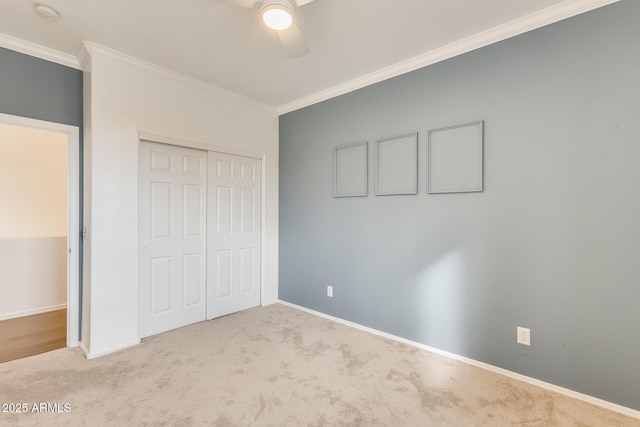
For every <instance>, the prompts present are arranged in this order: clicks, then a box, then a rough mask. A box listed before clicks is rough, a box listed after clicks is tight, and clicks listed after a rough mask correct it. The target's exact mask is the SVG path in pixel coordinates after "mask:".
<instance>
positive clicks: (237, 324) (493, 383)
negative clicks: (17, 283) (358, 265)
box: [0, 305, 640, 427]
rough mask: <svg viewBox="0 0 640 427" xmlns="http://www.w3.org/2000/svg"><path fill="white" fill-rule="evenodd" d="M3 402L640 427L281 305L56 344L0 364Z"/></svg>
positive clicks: (86, 408) (304, 417)
mask: <svg viewBox="0 0 640 427" xmlns="http://www.w3.org/2000/svg"><path fill="white" fill-rule="evenodd" d="M0 403H14V404H15V403H26V404H27V407H28V411H27V412H28V413H26V414H25V413H21V414H9V413H1V412H0V425H3V426H4V425H42V426H55V425H72V426H76V425H91V426H100V425H113V426H130V425H134V426H138V425H140V426H142V425H167V426H173V425H176V426H178V425H179V426H188V425H196V426H200V425H203V426H206V425H210V426H394V427H395V426H511V425H513V426H640V420H636V419H632V418H628V417H625V416H623V415H620V414H618V413H614V412H609V411H607V410H604V409H601V408H598V407H596V406H593V405H590V404H587V403H584V402H582V401H577V400H573V399H570V398H568V397H565V396H562V395H559V394H555V393H551V392H549V391H545V390H542V389H539V388H537V387H535V386H532V385H529V384H525V383H521V382H518V381H515V380H512V379H509V378H506V377H503V376H500V375H497V374H494V373H491V372H488V371H485V370H483V369H479V368H476V367H472V366H469V365H466V364H464V363H461V362H457V361H454V360H451V359H447V358H445V357H442V356H439V355H435V354H432V353H429V352H426V351H422V350H418V349H416V348H414V347H411V346H408V345H404V344H400V343H397V342H394V341H390V340H387V339H384V338H381V337H378V336H375V335H371V334H368V333H366V332H363V331H360V330H357V329H353V328H350V327H348V326H344V325H341V324H338V323H334V322H331V321H329V320H326V319H323V318H319V317H315V316H312V315H310V314H307V313H305V312H301V311H299V310H296V309H293V308H290V307H286V306H283V305H273V306H269V307H265V308H257V309H252V310H248V311H245V312H242V313H237V314H234V315H231V316H227V317H224V318H220V319H217V320H214V321H211V322H203V323H198V324H195V325H192V326H188V327H186V328H181V329H178V330H175V331H171V332H167V333H164V334H161V335H157V336H154V337H151V338H148V339H145V340H144V341H143V343H142V344H141V345H139V346H137V347H134V348H131V349H128V350H123V351H121V352H118V353H116V354H112V355H109V356H105V357H102V358H98V359H94V360H85V359H84V357H83V355H82V354H81V352H80V351H79V350H78V349H61V350H55V351H52V352H49V353H46V354H42V355H39V356H33V357H30V358H26V359H21V360H16V361H12V362H6V363H3V364H0ZM34 403H35V404H36V405H38V407H40V406H39V404H40V403H50V404H51V405H49V407H48V409H47V410H48V411H51V410H53V411H59V412H54V413H51V412H46V411H44V412H31V411H32V410H33V404H34ZM56 403H57V404H58V405H57V407H56ZM65 404H67V405H66V406H65ZM65 410H69V411H70V412H65Z"/></svg>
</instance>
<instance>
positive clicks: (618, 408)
mask: <svg viewBox="0 0 640 427" xmlns="http://www.w3.org/2000/svg"><path fill="white" fill-rule="evenodd" d="M278 303H280V304H282V305H286V306H288V307H291V308H295V309H297V310H301V311H304V312H307V313H309V314H313V315H315V316H318V317H323V318H325V319H329V320H332V321H334V322H338V323H342V324H343V325H347V326H351V327H352V328H356V329H360V330H362V331H365V332H369V333H371V334H374V335H378V336H381V337H384V338H388V339H391V340H394V341H398V342H401V343H404V344H408V345H411V346H413V347H417V348H419V349H422V350H426V351H430V352H432V353H436V354H439V355H441V356H445V357H448V358H450V359H454V360H458V361H460V362H463V363H466V364H468V365H472V366H476V367H478V368H482V369H486V370H488V371H491V372H495V373H497V374H500V375H504V376H505V377H509V378H513V379H516V380H519V381H522V382H525V383H529V384H533V385H535V386H538V387H540V388H543V389H546V390H550V391H554V392H556V393H560V394H563V395H565V396H569V397H572V398H574V399H578V400H582V401H584V402H587V403H591V404H592V405H596V406H599V407H601V408H604V409H608V410H610V411H614V412H618V413H620V414H623V415H626V416H628V417H633V418H638V419H640V411H637V410H635V409H632V408H627V407H626V406H622V405H618V404H616V403H612V402H609V401H606V400H603V399H599V398H597V397H593V396H589V395H588V394H584V393H579V392H577V391H574V390H570V389H568V388H564V387H560V386H557V385H555V384H551V383H548V382H545V381H541V380H538V379H535V378H532V377H528V376H526V375H522V374H518V373H516V372H512V371H509V370H506V369H503V368H499V367H497V366H493V365H489V364H488V363H484V362H479V361H477V360H473V359H470V358H468V357H464V356H460V355H457V354H454V353H449V352H448V351H444V350H440V349H437V348H434V347H429V346H428V345H424V344H421V343H419V342H415V341H411V340H408V339H406V338H402V337H398V336H395V335H391V334H388V333H386V332H382V331H378V330H377V329H373V328H369V327H367V326H363V325H360V324H358V323H354V322H350V321H348V320H344V319H340V318H339V317H333V316H330V315H328V314H324V313H321V312H319V311H315V310H311V309H309V308H305V307H302V306H299V305H296V304H292V303H290V302H287V301H282V300H280V301H278Z"/></svg>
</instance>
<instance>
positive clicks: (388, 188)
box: [375, 132, 418, 196]
mask: <svg viewBox="0 0 640 427" xmlns="http://www.w3.org/2000/svg"><path fill="white" fill-rule="evenodd" d="M375 192H376V196H390V195H398V194H418V133H417V132H413V133H408V134H403V135H398V136H392V137H389V138H384V139H379V140H377V141H376V188H375Z"/></svg>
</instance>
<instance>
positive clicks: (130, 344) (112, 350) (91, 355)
mask: <svg viewBox="0 0 640 427" xmlns="http://www.w3.org/2000/svg"><path fill="white" fill-rule="evenodd" d="M137 345H140V340H139V339H138V340H135V341H130V342H128V343H126V344H123V345H120V346H117V347H112V348H109V349H107V350H103V351H96V352H90V351H89V350H88V349H87V347H86V346H85V345H84V344H83V343H80V345H79V346H80V350H82V353H84V356H85V357H86V358H87V359H89V360H90V359H95V358H96V357H102V356H106V355H108V354H111V353H115V352H116V351H120V350H126V349H127V348H130V347H135V346H137Z"/></svg>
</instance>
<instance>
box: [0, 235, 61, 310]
mask: <svg viewBox="0 0 640 427" xmlns="http://www.w3.org/2000/svg"><path fill="white" fill-rule="evenodd" d="M66 248H67V238H66V237H48V238H47V237H45V238H37V239H0V270H1V271H2V273H1V274H0V295H2V298H0V320H5V319H12V318H14V317H20V316H27V315H30V314H37V313H43V312H46V311H51V310H56V309H61V308H64V307H66V303H67V253H66Z"/></svg>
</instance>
